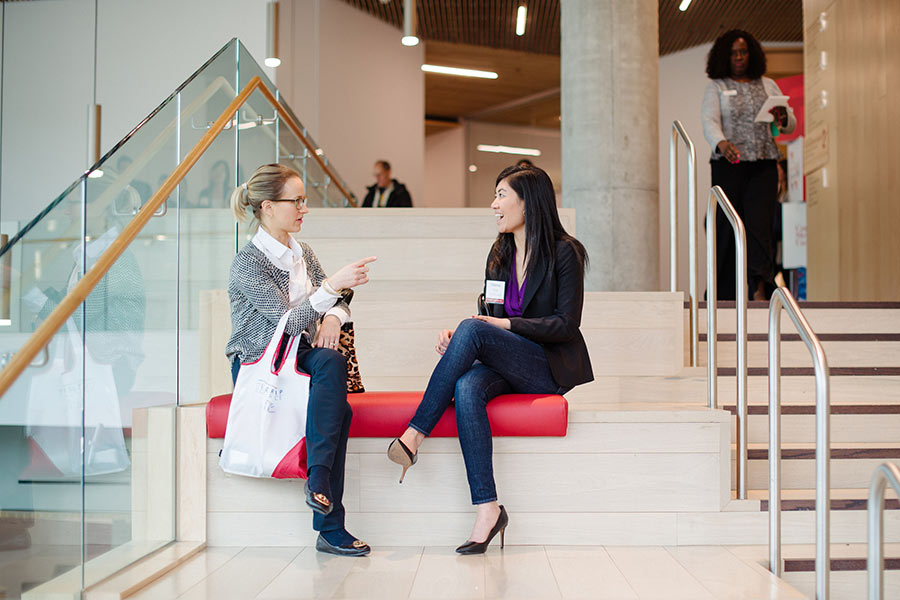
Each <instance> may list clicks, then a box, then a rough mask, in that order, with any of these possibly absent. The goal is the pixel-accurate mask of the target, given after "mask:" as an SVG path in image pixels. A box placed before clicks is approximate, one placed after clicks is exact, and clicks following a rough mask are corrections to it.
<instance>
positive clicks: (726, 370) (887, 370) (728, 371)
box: [716, 367, 900, 377]
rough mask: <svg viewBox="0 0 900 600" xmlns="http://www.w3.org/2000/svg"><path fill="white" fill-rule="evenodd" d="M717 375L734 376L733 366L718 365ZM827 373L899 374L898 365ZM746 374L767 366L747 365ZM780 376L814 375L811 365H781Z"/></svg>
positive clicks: (834, 369) (764, 372) (763, 373)
mask: <svg viewBox="0 0 900 600" xmlns="http://www.w3.org/2000/svg"><path fill="white" fill-rule="evenodd" d="M716 372H717V373H718V375H719V376H724V377H734V376H735V375H736V372H737V369H736V368H735V367H719V368H718V370H717V371H716ZM828 373H829V374H830V375H831V376H832V377H858V376H871V377H874V376H895V377H896V376H900V367H830V368H829V369H828ZM747 375H748V376H751V377H757V376H766V377H768V375H769V369H768V367H749V368H748V369H747ZM781 375H782V377H810V376H814V375H815V370H814V369H813V367H782V368H781Z"/></svg>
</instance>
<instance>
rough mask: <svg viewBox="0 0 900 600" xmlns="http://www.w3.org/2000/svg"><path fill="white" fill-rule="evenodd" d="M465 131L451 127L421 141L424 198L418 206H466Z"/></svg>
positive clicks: (467, 175)
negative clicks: (423, 162) (423, 155)
mask: <svg viewBox="0 0 900 600" xmlns="http://www.w3.org/2000/svg"><path fill="white" fill-rule="evenodd" d="M469 176H470V173H469V171H468V165H467V164H466V129H465V127H464V126H460V127H454V128H452V129H448V130H446V131H441V132H438V133H433V134H431V135H429V136H428V137H426V138H425V198H424V202H422V203H420V204H418V206H430V207H453V208H461V207H464V206H465V205H466V179H467V178H468V177H469Z"/></svg>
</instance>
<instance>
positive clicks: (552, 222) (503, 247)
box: [488, 167, 588, 279]
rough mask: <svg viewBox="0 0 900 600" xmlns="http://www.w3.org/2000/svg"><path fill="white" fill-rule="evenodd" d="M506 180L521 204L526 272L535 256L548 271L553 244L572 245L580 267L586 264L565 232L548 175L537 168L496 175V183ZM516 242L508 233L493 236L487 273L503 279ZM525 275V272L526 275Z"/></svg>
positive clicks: (580, 250)
mask: <svg viewBox="0 0 900 600" xmlns="http://www.w3.org/2000/svg"><path fill="white" fill-rule="evenodd" d="M504 179H505V180H506V182H507V184H509V187H511V188H512V189H513V191H514V192H515V193H516V194H517V195H518V196H519V198H521V199H522V200H523V201H524V202H525V254H526V256H527V259H528V266H527V271H528V272H530V271H531V269H532V268H533V265H535V264H536V261H534V260H532V259H533V258H534V257H535V256H545V257H547V259H548V262H549V266H550V269H551V270H552V269H553V264H554V262H555V261H556V242H557V241H560V240H563V241H566V242H568V243H569V244H571V245H572V248H573V249H574V250H575V254H576V255H577V256H578V260H579V261H580V262H581V264H582V267H583V268H584V267H586V266H587V263H588V257H587V251H585V249H584V246H582V245H581V242H579V241H578V240H576V239H575V238H574V237H572V236H571V235H569V234H568V233H566V230H565V229H564V228H563V226H562V223H560V221H559V213H558V212H557V210H556V193H555V192H554V191H553V182H552V181H550V176H549V175H547V173H546V172H545V171H544V170H543V169H540V168H538V167H507V168H505V169H503V171H501V172H500V174H499V175H497V182H496V183H495V184H494V187H496V186H498V185H500V182H501V181H503V180H504ZM515 251H516V241H515V238H514V237H513V234H512V233H501V234H499V235H497V239H496V240H495V241H494V245H493V246H492V247H491V254H490V258H489V259H488V273H489V274H490V276H491V277H492V278H495V279H504V278H505V276H506V274H507V273H508V272H509V266H510V264H512V261H513V255H514V253H515ZM527 274H528V273H527V272H526V275H527Z"/></svg>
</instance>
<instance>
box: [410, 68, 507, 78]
mask: <svg viewBox="0 0 900 600" xmlns="http://www.w3.org/2000/svg"><path fill="white" fill-rule="evenodd" d="M422 70H423V71H425V72H426V73H440V74H442V75H460V76H462V77H480V78H482V79H497V77H498V75H497V74H496V73H494V72H493V71H479V70H477V69H458V68H456V67H442V66H439V65H422Z"/></svg>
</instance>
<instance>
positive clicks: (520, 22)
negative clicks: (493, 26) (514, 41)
mask: <svg viewBox="0 0 900 600" xmlns="http://www.w3.org/2000/svg"><path fill="white" fill-rule="evenodd" d="M688 2H690V0H688ZM526 10H527V9H526V8H525V5H524V4H523V5H522V6H520V7H519V10H518V11H517V13H516V35H519V36H522V35H525V13H526Z"/></svg>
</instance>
